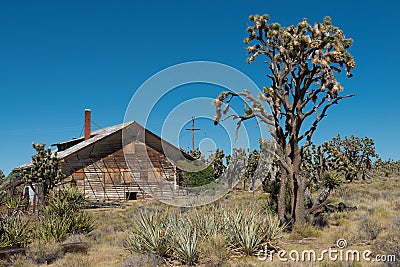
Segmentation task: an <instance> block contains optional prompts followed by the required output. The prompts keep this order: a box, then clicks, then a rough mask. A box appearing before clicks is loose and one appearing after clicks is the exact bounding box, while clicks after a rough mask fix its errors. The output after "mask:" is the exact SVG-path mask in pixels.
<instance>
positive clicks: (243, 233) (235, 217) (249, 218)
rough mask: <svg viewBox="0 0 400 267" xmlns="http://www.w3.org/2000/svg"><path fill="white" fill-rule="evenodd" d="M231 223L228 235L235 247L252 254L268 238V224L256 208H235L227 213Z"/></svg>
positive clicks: (227, 230)
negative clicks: (264, 222) (265, 223)
mask: <svg viewBox="0 0 400 267" xmlns="http://www.w3.org/2000/svg"><path fill="white" fill-rule="evenodd" d="M227 216H228V218H229V221H230V223H229V225H228V227H227V229H226V235H227V238H228V240H229V242H230V244H231V245H232V246H233V247H234V248H238V249H240V250H242V252H243V253H244V254H246V255H252V254H253V252H255V251H256V250H257V249H258V248H259V247H260V245H262V244H263V242H264V241H265V240H266V236H267V231H266V230H265V228H266V226H265V225H264V224H263V222H262V220H260V217H259V214H257V213H256V212H255V211H254V210H242V209H238V208H237V209H235V210H233V211H229V212H228V213H227Z"/></svg>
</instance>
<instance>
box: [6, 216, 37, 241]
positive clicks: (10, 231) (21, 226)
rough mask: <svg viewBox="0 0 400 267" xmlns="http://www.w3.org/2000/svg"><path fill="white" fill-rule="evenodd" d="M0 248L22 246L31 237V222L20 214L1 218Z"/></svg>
mask: <svg viewBox="0 0 400 267" xmlns="http://www.w3.org/2000/svg"><path fill="white" fill-rule="evenodd" d="M0 223H1V228H0V248H5V247H9V246H17V247H24V246H26V245H27V244H28V243H29V242H31V241H32V239H33V224H32V223H31V222H30V221H29V220H27V219H24V218H23V217H22V216H20V215H16V216H13V217H6V218H2V219H1V222H0Z"/></svg>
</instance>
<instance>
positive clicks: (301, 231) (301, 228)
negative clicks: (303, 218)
mask: <svg viewBox="0 0 400 267" xmlns="http://www.w3.org/2000/svg"><path fill="white" fill-rule="evenodd" d="M290 236H291V238H293V239H302V238H307V237H319V236H321V231H320V230H318V229H317V228H315V227H314V226H313V225H312V224H310V223H304V224H302V225H297V226H296V227H295V228H294V229H293V231H292V233H291V234H290Z"/></svg>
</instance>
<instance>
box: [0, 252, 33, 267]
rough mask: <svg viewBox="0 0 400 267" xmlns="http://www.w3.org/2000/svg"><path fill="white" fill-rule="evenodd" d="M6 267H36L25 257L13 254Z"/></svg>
mask: <svg viewBox="0 0 400 267" xmlns="http://www.w3.org/2000/svg"><path fill="white" fill-rule="evenodd" d="M5 266H8V267H36V265H35V264H33V263H32V262H31V261H29V260H28V259H27V258H26V256H25V255H23V254H15V255H13V256H12V257H11V258H10V260H9V262H8V264H7V265H5Z"/></svg>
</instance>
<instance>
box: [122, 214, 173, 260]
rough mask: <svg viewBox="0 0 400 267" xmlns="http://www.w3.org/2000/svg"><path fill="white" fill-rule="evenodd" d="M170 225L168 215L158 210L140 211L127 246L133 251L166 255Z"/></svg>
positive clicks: (127, 240)
mask: <svg viewBox="0 0 400 267" xmlns="http://www.w3.org/2000/svg"><path fill="white" fill-rule="evenodd" d="M169 229H170V228H169V226H168V224H167V222H166V216H165V215H163V214H161V213H160V212H158V211H151V212H148V213H144V212H142V211H141V212H139V214H138V216H137V218H136V219H135V221H134V225H133V229H132V231H131V234H130V235H129V236H128V238H127V239H126V242H125V247H126V248H127V249H128V250H129V251H131V252H137V253H142V254H145V253H149V252H152V253H154V254H156V255H158V256H165V255H166V254H167V252H168V250H169V244H168V238H169V236H168V235H169Z"/></svg>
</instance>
